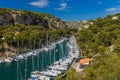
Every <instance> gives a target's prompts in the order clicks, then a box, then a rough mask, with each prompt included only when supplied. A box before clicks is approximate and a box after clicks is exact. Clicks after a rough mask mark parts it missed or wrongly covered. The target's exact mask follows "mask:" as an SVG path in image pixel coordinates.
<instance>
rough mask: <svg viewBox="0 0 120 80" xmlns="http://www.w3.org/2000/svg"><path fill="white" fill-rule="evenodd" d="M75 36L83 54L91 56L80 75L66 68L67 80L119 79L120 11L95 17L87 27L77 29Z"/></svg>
mask: <svg viewBox="0 0 120 80" xmlns="http://www.w3.org/2000/svg"><path fill="white" fill-rule="evenodd" d="M76 37H77V42H78V45H79V47H80V48H81V50H82V52H83V56H84V57H89V58H91V64H90V65H89V66H87V67H86V68H85V69H84V71H83V74H82V75H81V74H80V73H81V72H80V73H76V72H75V71H74V70H68V72H69V74H67V77H66V78H67V80H68V79H69V80H120V76H119V74H120V13H117V14H114V15H108V16H106V17H105V18H101V17H99V18H97V19H96V20H94V24H93V25H91V26H89V28H87V29H82V30H80V31H78V33H77V35H76ZM79 75H80V76H79ZM71 76H72V77H71Z"/></svg>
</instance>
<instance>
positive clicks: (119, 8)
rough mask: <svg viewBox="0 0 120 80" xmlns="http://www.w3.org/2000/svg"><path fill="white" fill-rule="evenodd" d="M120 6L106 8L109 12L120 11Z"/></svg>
mask: <svg viewBox="0 0 120 80" xmlns="http://www.w3.org/2000/svg"><path fill="white" fill-rule="evenodd" d="M119 10H120V7H113V8H108V9H106V11H107V12H114V11H119Z"/></svg>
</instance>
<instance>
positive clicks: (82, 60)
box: [79, 58, 90, 64]
mask: <svg viewBox="0 0 120 80" xmlns="http://www.w3.org/2000/svg"><path fill="white" fill-rule="evenodd" d="M89 62H90V58H85V59H81V60H80V62H79V63H80V64H84V63H89Z"/></svg>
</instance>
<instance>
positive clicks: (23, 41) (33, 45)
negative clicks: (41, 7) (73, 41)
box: [0, 24, 72, 51]
mask: <svg viewBox="0 0 120 80" xmlns="http://www.w3.org/2000/svg"><path fill="white" fill-rule="evenodd" d="M71 34H72V33H71V30H70V29H68V28H64V29H56V30H52V29H49V28H44V27H42V26H25V25H22V24H19V25H15V26H13V25H12V26H11V25H9V26H1V27H0V43H1V44H2V43H7V44H8V45H10V46H13V47H14V48H15V47H16V48H19V49H20V50H19V51H26V50H32V49H37V48H40V47H42V46H43V45H45V44H47V42H48V43H51V42H55V41H57V40H59V39H60V38H61V37H69V36H70V35H71ZM22 49H23V50H22ZM0 50H1V51H2V50H5V48H4V47H1V49H0Z"/></svg>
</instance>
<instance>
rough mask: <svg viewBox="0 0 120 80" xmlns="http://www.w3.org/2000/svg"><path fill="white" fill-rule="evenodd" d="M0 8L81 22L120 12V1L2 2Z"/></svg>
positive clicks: (40, 0) (20, 0) (59, 0)
mask: <svg viewBox="0 0 120 80" xmlns="http://www.w3.org/2000/svg"><path fill="white" fill-rule="evenodd" d="M0 8H13V9H18V10H30V11H35V12H44V13H47V14H52V15H54V16H56V17H58V18H60V19H62V20H65V21H79V20H90V19H96V18H98V17H105V16H106V15H108V14H114V13H117V12H120V0H0Z"/></svg>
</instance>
